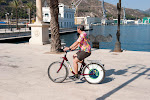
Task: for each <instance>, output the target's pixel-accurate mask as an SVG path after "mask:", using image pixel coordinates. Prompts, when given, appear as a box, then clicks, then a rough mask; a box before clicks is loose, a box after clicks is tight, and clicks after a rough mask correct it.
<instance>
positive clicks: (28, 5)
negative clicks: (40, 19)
mask: <svg viewBox="0 0 150 100" xmlns="http://www.w3.org/2000/svg"><path fill="white" fill-rule="evenodd" d="M26 6H27V8H29V19H30V20H29V23H31V11H32V10H33V9H34V7H35V5H34V3H33V2H32V1H30V2H28V3H27V4H26Z"/></svg>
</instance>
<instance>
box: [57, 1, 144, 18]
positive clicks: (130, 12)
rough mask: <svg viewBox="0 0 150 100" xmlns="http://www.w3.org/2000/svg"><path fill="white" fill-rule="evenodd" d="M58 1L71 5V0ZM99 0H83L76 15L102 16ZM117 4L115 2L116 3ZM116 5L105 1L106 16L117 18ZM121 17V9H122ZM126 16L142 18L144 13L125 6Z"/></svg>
mask: <svg viewBox="0 0 150 100" xmlns="http://www.w3.org/2000/svg"><path fill="white" fill-rule="evenodd" d="M59 2H62V3H64V4H65V5H68V6H71V3H72V1H71V0H59ZM101 3H102V2H101V1H99V0H83V1H82V2H81V4H80V5H79V6H78V16H92V17H102V7H101ZM116 5H117V4H116ZM116 5H112V4H109V3H107V2H105V9H106V11H107V12H106V14H107V17H108V18H117V7H116ZM122 17H123V9H122ZM126 17H127V18H128V19H136V18H143V17H145V14H144V13H142V12H140V11H138V10H136V9H129V8H126Z"/></svg>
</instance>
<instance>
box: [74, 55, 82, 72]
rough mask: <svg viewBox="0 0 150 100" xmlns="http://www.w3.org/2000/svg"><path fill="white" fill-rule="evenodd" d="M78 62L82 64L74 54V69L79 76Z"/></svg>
mask: <svg viewBox="0 0 150 100" xmlns="http://www.w3.org/2000/svg"><path fill="white" fill-rule="evenodd" d="M78 62H80V60H79V59H78V58H77V54H74V55H73V67H74V71H75V74H78Z"/></svg>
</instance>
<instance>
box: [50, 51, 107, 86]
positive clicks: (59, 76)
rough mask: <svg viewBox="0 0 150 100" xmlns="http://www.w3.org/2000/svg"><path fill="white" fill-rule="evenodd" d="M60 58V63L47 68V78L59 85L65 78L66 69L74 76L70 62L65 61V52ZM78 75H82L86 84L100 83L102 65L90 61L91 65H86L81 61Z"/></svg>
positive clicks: (103, 73) (102, 74)
mask: <svg viewBox="0 0 150 100" xmlns="http://www.w3.org/2000/svg"><path fill="white" fill-rule="evenodd" d="M62 58H63V60H62V62H59V61H56V62H53V63H51V64H50V66H49V67H48V76H49V78H50V79H51V80H52V81H53V82H55V83H61V82H63V81H64V80H65V79H66V78H67V76H68V68H69V69H70V71H71V72H72V74H75V73H74V72H73V70H72V67H71V64H70V62H69V61H68V59H67V52H65V55H64V57H62ZM65 61H66V62H67V64H68V66H66V64H65V63H64V62H65ZM67 67H68V68H67ZM78 73H79V75H82V76H83V77H84V78H85V80H86V81H87V82H88V83H91V84H97V83H100V82H102V81H103V79H104V77H105V69H104V65H103V64H101V63H100V62H99V61H98V62H97V61H91V63H89V64H86V63H85V62H84V61H83V62H82V63H81V67H80V70H79V72H78Z"/></svg>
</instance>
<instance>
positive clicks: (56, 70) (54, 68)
mask: <svg viewBox="0 0 150 100" xmlns="http://www.w3.org/2000/svg"><path fill="white" fill-rule="evenodd" d="M60 68H61V69H60ZM48 76H49V78H50V79H51V80H52V81H53V82H55V83H61V82H63V81H64V80H65V79H66V78H67V76H68V70H67V67H66V66H65V65H64V64H62V67H61V62H53V63H52V64H50V66H49V67H48Z"/></svg>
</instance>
